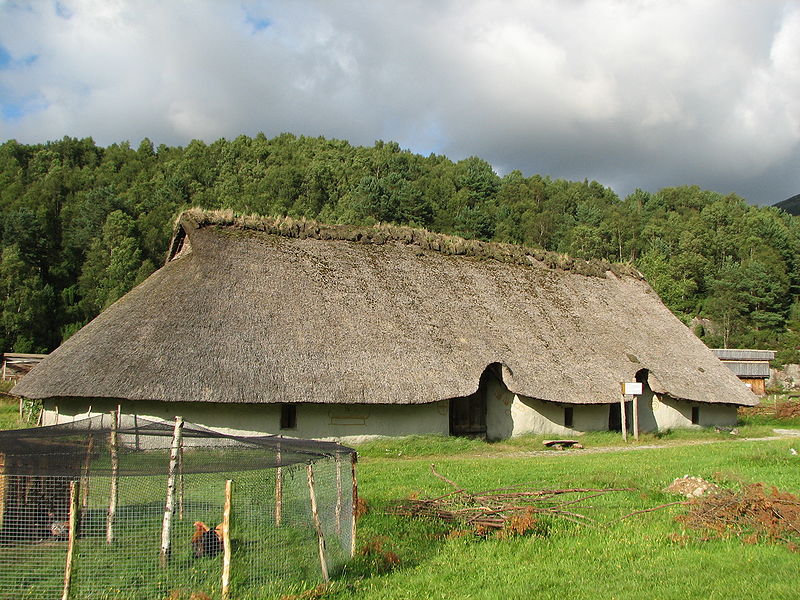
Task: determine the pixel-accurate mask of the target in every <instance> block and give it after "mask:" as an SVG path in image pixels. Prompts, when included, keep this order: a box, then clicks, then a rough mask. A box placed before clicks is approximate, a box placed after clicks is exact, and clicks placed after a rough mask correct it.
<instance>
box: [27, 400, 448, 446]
mask: <svg viewBox="0 0 800 600" xmlns="http://www.w3.org/2000/svg"><path fill="white" fill-rule="evenodd" d="M116 406H117V402H115V401H112V400H107V399H92V400H80V399H74V398H71V399H62V400H60V401H53V400H50V401H47V402H45V412H44V415H43V419H44V422H43V424H44V425H52V424H54V423H55V422H56V407H58V422H60V423H64V422H68V421H72V420H74V419H76V418H77V419H79V418H83V417H85V416H87V411H88V410H89V409H90V408H91V414H92V415H97V414H101V413H106V412H111V411H113V410H115V409H116ZM121 408H122V412H123V413H125V414H129V415H132V414H135V415H138V416H140V417H142V418H145V419H147V418H155V419H164V420H172V419H174V418H175V416H176V415H180V416H182V417H183V418H184V420H186V421H189V422H191V423H197V424H200V425H205V426H208V427H212V428H213V429H216V430H219V431H221V432H223V433H233V434H240V435H265V434H277V435H285V436H287V437H299V438H311V439H327V440H333V439H335V440H341V441H343V442H345V443H351V444H356V443H360V442H362V441H366V440H368V439H371V438H375V437H378V436H403V435H426V434H438V435H447V434H448V433H449V421H448V403H447V401H443V402H435V403H432V404H418V405H414V406H407V405H395V404H388V405H387V404H373V405H370V404H353V405H342V404H298V405H297V427H295V428H294V429H281V428H280V418H281V405H280V404H245V405H242V404H237V405H229V404H213V403H198V402H182V403H180V404H169V403H165V402H148V401H143V400H142V401H137V402H129V401H123V402H122V403H121Z"/></svg>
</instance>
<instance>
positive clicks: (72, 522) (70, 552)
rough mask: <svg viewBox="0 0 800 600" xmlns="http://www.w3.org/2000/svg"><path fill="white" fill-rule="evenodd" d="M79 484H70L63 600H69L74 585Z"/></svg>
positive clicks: (73, 482) (75, 482) (72, 482)
mask: <svg viewBox="0 0 800 600" xmlns="http://www.w3.org/2000/svg"><path fill="white" fill-rule="evenodd" d="M78 487H79V486H78V482H77V481H70V482H69V528H68V535H69V539H68V542H67V559H66V563H65V566H64V591H63V593H62V594H61V600H69V586H70V584H71V583H72V565H73V560H74V557H75V538H76V537H77V535H76V534H77V532H78V510H79V509H78Z"/></svg>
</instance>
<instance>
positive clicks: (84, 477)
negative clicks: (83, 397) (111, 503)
mask: <svg viewBox="0 0 800 600" xmlns="http://www.w3.org/2000/svg"><path fill="white" fill-rule="evenodd" d="M91 431H92V424H91V422H89V432H90V433H89V442H88V443H87V444H86V456H85V457H84V459H83V468H82V469H81V508H83V510H86V509H87V508H89V466H90V465H91V462H92V452H93V451H94V434H93V433H91Z"/></svg>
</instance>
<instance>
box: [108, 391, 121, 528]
mask: <svg viewBox="0 0 800 600" xmlns="http://www.w3.org/2000/svg"><path fill="white" fill-rule="evenodd" d="M118 429H119V406H117V410H116V411H114V412H112V413H111V434H110V436H109V437H110V439H109V447H110V450H111V492H110V493H109V499H108V515H106V543H107V544H110V543H111V542H113V541H114V516H115V515H116V513H117V496H118V494H119V454H118V452H117V444H118V440H117V437H118V436H117V430H118Z"/></svg>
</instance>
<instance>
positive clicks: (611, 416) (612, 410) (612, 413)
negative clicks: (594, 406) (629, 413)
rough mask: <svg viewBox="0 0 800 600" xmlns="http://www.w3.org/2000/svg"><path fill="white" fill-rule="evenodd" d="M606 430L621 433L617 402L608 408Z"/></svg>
mask: <svg viewBox="0 0 800 600" xmlns="http://www.w3.org/2000/svg"><path fill="white" fill-rule="evenodd" d="M608 430H609V431H619V432H622V410H620V406H619V402H615V403H614V404H609V406H608Z"/></svg>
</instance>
